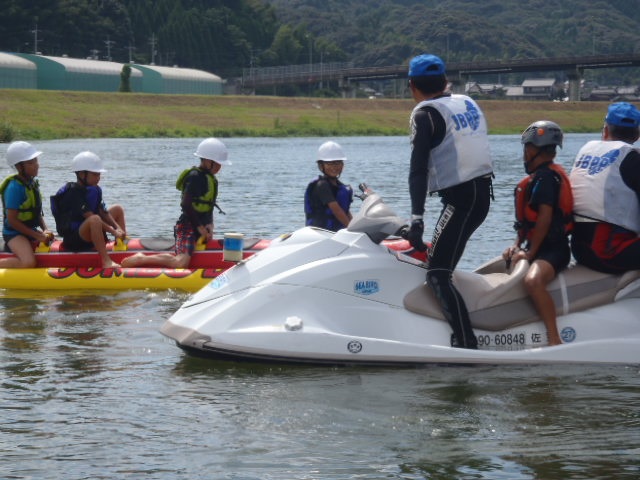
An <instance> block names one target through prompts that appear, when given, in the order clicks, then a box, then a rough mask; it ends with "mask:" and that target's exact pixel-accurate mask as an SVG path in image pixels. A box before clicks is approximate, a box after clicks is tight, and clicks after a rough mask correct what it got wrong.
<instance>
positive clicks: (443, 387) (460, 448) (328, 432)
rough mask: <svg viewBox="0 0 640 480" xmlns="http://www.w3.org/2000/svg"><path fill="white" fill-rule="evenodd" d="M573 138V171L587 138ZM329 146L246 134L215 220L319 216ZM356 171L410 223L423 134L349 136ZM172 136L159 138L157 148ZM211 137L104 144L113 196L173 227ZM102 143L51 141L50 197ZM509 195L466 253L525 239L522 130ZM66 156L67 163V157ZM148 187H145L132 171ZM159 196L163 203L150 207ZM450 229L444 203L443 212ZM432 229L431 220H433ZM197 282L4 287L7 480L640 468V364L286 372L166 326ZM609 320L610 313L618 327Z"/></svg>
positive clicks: (498, 184)
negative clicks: (319, 180) (517, 192)
mask: <svg viewBox="0 0 640 480" xmlns="http://www.w3.org/2000/svg"><path fill="white" fill-rule="evenodd" d="M568 137H570V138H568V139H567V142H566V144H565V148H564V149H563V150H562V155H563V157H562V162H564V163H565V165H567V164H568V163H569V162H570V161H571V155H572V153H575V151H577V146H578V145H581V144H582V143H583V142H584V141H586V138H587V136H577V137H572V136H568ZM322 140H324V139H293V140H287V139H242V140H240V139H230V140H229V141H228V142H227V144H228V145H229V149H230V152H231V153H230V155H231V158H232V160H233V161H234V165H233V166H231V167H229V168H226V167H225V169H224V171H223V173H222V174H221V178H220V182H221V202H222V206H223V209H224V210H225V211H227V215H226V216H220V215H219V216H218V217H217V220H216V223H217V226H218V227H217V230H218V232H224V231H240V232H243V233H245V234H246V235H251V236H267V237H274V236H276V235H278V234H280V233H283V232H286V231H290V230H293V229H295V228H298V227H299V226H300V225H301V224H302V221H303V213H302V192H303V190H304V186H305V185H306V182H308V181H309V180H310V179H311V178H313V176H314V175H316V171H315V166H314V157H315V152H316V150H317V147H318V145H319V144H320V143H321V141H322ZM340 143H342V145H343V147H344V148H345V151H346V152H347V156H348V157H349V159H348V162H347V165H346V167H345V174H344V177H345V180H347V181H348V182H349V183H351V184H353V185H356V184H357V183H359V182H360V181H366V182H367V183H369V184H370V185H371V186H372V187H374V188H375V189H376V190H378V191H380V192H381V193H382V195H383V197H384V198H385V199H386V200H387V202H389V204H390V205H392V206H393V207H394V208H395V209H396V211H398V212H399V213H401V214H402V215H408V213H409V211H408V195H407V191H406V188H407V187H406V177H407V155H408V144H407V140H406V138H399V137H398V138H372V139H362V138H348V139H343V140H340ZM159 144H160V145H162V149H161V150H159V147H158V145H159ZM196 144H197V141H196V140H189V139H187V140H166V141H165V140H161V141H158V140H153V141H152V140H135V141H134V140H109V141H103V140H96V141H92V142H91V148H94V149H95V150H96V151H98V152H99V153H100V154H101V155H102V156H103V157H104V158H105V161H106V162H107V168H108V169H109V172H108V173H107V174H105V175H104V176H103V180H102V182H103V184H104V185H103V186H104V187H105V198H106V200H107V202H108V203H109V202H110V203H114V202H115V201H118V202H120V203H123V204H124V205H125V207H126V208H127V212H128V216H129V221H128V223H129V225H130V230H131V231H132V232H135V233H136V234H140V235H146V236H155V235H163V234H164V235H165V236H167V235H169V236H170V235H171V229H172V226H173V223H174V222H175V219H176V216H177V201H178V195H179V194H178V192H177V191H175V189H173V182H174V181H175V176H176V174H177V172H178V171H179V170H180V169H181V168H183V167H184V166H188V165H189V162H191V161H192V160H191V158H190V156H191V150H192V149H193V148H194V146H195V145H196ZM87 146H88V145H87V142H86V141H74V140H71V141H59V142H42V145H38V147H39V148H40V149H42V150H43V151H44V152H45V154H44V155H43V157H42V159H41V176H42V184H43V190H44V193H45V195H47V194H50V193H51V192H52V191H53V190H54V188H57V186H58V184H59V183H60V182H64V181H66V180H67V179H68V178H69V173H68V172H66V171H65V170H64V169H63V168H60V165H64V162H66V161H69V162H70V159H71V158H72V157H73V155H74V154H75V153H77V152H78V151H80V149H84V148H86V147H87ZM492 150H493V152H494V157H495V159H496V165H497V168H496V179H495V184H494V187H495V194H496V201H495V202H494V203H493V204H492V207H491V208H492V209H491V212H490V214H489V218H488V220H487V222H486V224H485V225H483V226H482V227H481V229H480V230H479V231H478V232H477V234H476V236H475V237H474V238H473V240H472V243H471V244H470V247H469V248H468V251H467V252H466V253H465V257H464V259H463V267H464V268H470V267H473V266H475V265H477V264H478V263H480V262H482V261H484V260H486V259H487V258H490V257H492V256H495V255H497V254H499V253H500V252H501V251H502V248H503V247H504V245H506V244H508V243H509V242H511V241H512V237H513V230H512V228H511V224H512V219H511V218H512V191H513V186H514V184H515V182H516V181H517V180H518V179H519V178H520V177H521V175H522V166H521V162H520V154H521V148H520V144H519V137H518V136H504V137H502V136H500V137H492ZM54 165H56V167H55V168H54ZM131 179H133V180H135V182H131ZM150 199H151V200H152V201H153V204H154V208H153V209H149V207H148V203H149V201H150ZM427 210H428V212H429V213H428V215H427V216H428V218H429V219H430V221H431V222H433V220H434V218H435V216H436V215H437V213H438V210H439V204H438V201H437V199H435V198H430V199H429V200H428V204H427ZM428 228H429V227H427V230H428ZM186 298H187V296H186V295H185V294H184V293H181V292H173V291H168V292H153V291H138V292H119V293H113V292H93V293H87V292H65V293H64V294H60V293H59V292H52V293H46V292H38V293H37V294H36V293H34V292H11V291H4V292H0V414H1V415H2V420H3V421H2V422H1V423H0V472H2V475H0V476H2V477H6V478H65V479H86V478H92V479H95V478H145V479H194V478H229V479H332V480H333V479H354V478H359V479H371V480H373V479H376V480H378V479H380V478H398V479H452V478H455V479H458V478H461V479H471V478H485V479H499V478H504V479H510V480H511V479H531V480H533V479H550V480H553V479H584V478H590V479H592V478H601V479H610V478H616V479H620V478H638V477H639V476H640V467H639V466H638V462H637V459H638V455H639V454H640V413H639V412H640V411H639V410H638V408H637V406H638V404H639V403H640V390H639V389H638V381H639V372H638V369H637V367H633V368H632V367H624V366H611V367H602V366H600V367H577V366H575V367H568V366H563V367H555V368H554V367H544V368H542V367H533V366H532V367H524V366H522V367H492V366H476V367H460V366H457V367H445V366H440V365H438V366H431V367H425V368H417V369H406V370H403V369H389V368H360V367H352V368H332V367H317V368H316V367H304V366H287V367H284V366H274V365H258V364H251V363H247V364H242V363H233V362H214V361H211V360H207V359H200V358H194V357H188V356H186V355H184V354H183V353H182V352H181V351H180V350H179V349H178V348H176V347H175V345H174V344H173V343H172V342H171V341H169V340H168V339H166V338H164V337H162V336H161V335H160V334H159V332H158V330H159V328H160V326H161V325H162V322H163V321H164V320H165V319H166V318H167V317H169V316H170V315H171V314H172V313H173V312H174V311H175V310H176V309H177V308H178V306H179V305H180V304H181V303H182V302H183V301H184V300H185V299H186ZM603 321H606V320H605V319H603Z"/></svg>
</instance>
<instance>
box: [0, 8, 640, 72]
mask: <svg viewBox="0 0 640 480" xmlns="http://www.w3.org/2000/svg"><path fill="white" fill-rule="evenodd" d="M3 3H4V4H5V8H4V9H3V14H2V17H0V51H9V52H29V53H33V52H41V53H42V54H44V55H54V56H60V55H68V56H70V57H75V58H87V57H89V58H98V59H109V60H113V61H118V62H127V61H134V62H137V63H147V64H148V63H154V64H156V65H178V66H181V67H188V68H198V69H202V70H206V71H210V72H213V73H216V74H218V75H220V76H222V77H224V78H228V77H232V76H238V75H241V72H242V69H243V68H248V67H266V66H275V65H295V64H304V63H310V62H316V63H317V62H321V61H324V62H343V61H349V62H353V63H354V64H355V65H358V66H384V65H398V64H403V63H406V62H407V60H408V59H409V58H410V57H411V56H413V55H415V54H417V53H421V52H424V51H430V52H434V53H438V54H440V55H441V56H442V57H443V58H445V59H446V60H448V61H477V60H500V59H519V58H542V57H562V56H576V55H577V56H579V55H592V54H593V55H602V54H604V55H609V54H615V53H629V52H637V51H639V50H640V8H639V7H640V5H639V2H638V0H632V1H630V0H592V1H589V2H586V1H584V0H545V1H540V0H485V1H483V2H477V1H475V0H439V1H436V0H421V1H418V0H32V1H30V2H21V1H19V0H5V2H3ZM637 70H638V69H632V68H627V69H618V70H616V71H612V70H607V71H599V72H597V73H594V75H597V76H599V78H600V79H601V81H602V82H605V83H606V81H607V80H608V78H607V77H608V76H609V77H613V78H615V80H616V83H618V84H629V83H630V82H635V83H636V84H637V83H638V82H639V81H640V74H639V73H638V71H637Z"/></svg>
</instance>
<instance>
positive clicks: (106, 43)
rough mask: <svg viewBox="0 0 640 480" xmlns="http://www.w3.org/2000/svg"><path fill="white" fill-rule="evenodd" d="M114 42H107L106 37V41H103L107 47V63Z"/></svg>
mask: <svg viewBox="0 0 640 480" xmlns="http://www.w3.org/2000/svg"><path fill="white" fill-rule="evenodd" d="M114 43H116V42H114V41H113V40H109V36H107V39H106V40H105V41H104V44H105V45H106V46H107V61H109V62H110V61H111V45H113V44H114Z"/></svg>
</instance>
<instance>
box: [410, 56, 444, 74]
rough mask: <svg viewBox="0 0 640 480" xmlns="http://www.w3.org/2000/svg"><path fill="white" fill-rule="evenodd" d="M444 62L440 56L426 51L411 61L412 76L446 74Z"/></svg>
mask: <svg viewBox="0 0 640 480" xmlns="http://www.w3.org/2000/svg"><path fill="white" fill-rule="evenodd" d="M444 73H445V72H444V62H443V61H442V59H441V58H440V57H436V56H435V55H431V54H428V53H424V54H422V55H418V56H417V57H413V58H412V59H411V62H410V63H409V76H410V77H423V76H431V75H444Z"/></svg>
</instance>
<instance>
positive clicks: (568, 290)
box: [404, 257, 640, 331]
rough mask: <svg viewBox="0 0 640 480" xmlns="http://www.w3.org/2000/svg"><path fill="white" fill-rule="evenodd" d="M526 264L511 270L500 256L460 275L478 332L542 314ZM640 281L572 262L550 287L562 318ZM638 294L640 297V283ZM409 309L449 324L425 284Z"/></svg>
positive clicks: (410, 297) (456, 279) (638, 275)
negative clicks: (526, 284)
mask: <svg viewBox="0 0 640 480" xmlns="http://www.w3.org/2000/svg"><path fill="white" fill-rule="evenodd" d="M528 266H529V264H528V263H527V262H523V261H520V262H518V263H517V264H516V265H515V266H513V268H512V269H511V271H509V272H507V271H506V266H505V262H504V260H503V259H502V258H500V257H498V258H495V259H493V260H491V261H489V262H487V263H486V264H484V265H482V266H480V267H478V268H477V269H476V270H475V271H473V272H464V271H456V272H454V274H453V283H454V285H455V286H456V288H458V290H459V291H460V293H461V294H462V297H463V298H464V300H465V303H466V305H467V309H468V310H469V317H470V318H471V324H472V326H473V327H474V328H478V329H482V330H489V331H499V330H504V329H506V328H510V327H515V326H518V325H524V324H526V323H530V322H534V321H537V320H538V314H537V312H536V310H535V308H534V306H533V303H532V302H531V299H530V298H529V296H528V295H527V292H526V291H525V289H524V282H523V279H524V276H525V275H526V272H527V270H528ZM638 279H640V271H638V270H635V271H631V272H627V273H625V274H623V275H611V274H606V273H600V272H596V271H594V270H590V269H588V268H586V267H584V266H582V265H576V264H572V265H570V266H569V268H567V269H566V270H564V271H563V272H561V273H560V274H559V275H558V276H557V277H556V278H555V279H554V280H553V281H552V282H551V283H550V284H549V287H548V290H549V293H551V297H552V298H553V301H554V303H555V305H556V312H557V314H558V315H564V314H567V313H570V312H579V311H582V310H586V309H589V308H593V307H596V306H599V305H604V304H606V303H611V302H613V301H614V300H615V298H616V295H617V294H618V292H620V290H622V289H623V288H625V287H627V286H629V285H630V284H631V283H632V282H635V281H636V280H638ZM635 283H636V285H635V288H634V289H633V292H631V293H627V294H626V295H634V296H640V281H638V282H635ZM404 307H405V308H406V309H407V310H409V311H411V312H414V313H417V314H420V315H425V316H428V317H431V318H440V319H442V320H444V316H443V315H442V311H441V309H440V306H439V304H438V302H437V300H436V298H435V295H434V294H433V292H432V290H431V288H430V287H429V286H428V285H427V284H426V282H425V283H424V284H423V285H420V286H419V287H417V288H415V289H413V290H412V291H410V292H409V293H408V294H407V295H406V296H405V298H404Z"/></svg>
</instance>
